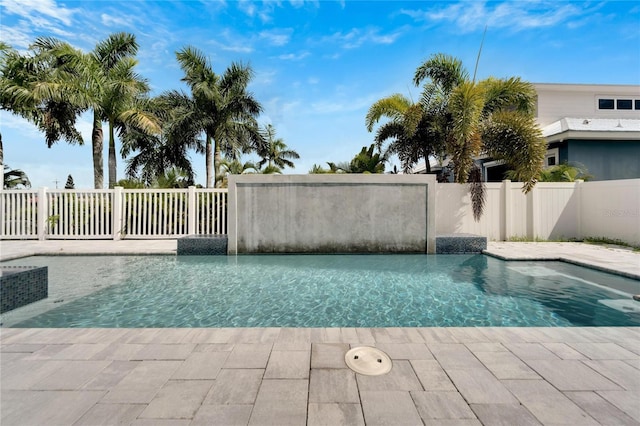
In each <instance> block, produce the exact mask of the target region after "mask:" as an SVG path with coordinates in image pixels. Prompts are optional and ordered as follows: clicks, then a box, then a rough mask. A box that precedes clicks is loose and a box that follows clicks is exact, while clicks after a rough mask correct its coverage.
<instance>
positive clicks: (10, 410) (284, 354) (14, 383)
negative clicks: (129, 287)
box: [0, 240, 640, 425]
mask: <svg viewBox="0 0 640 426" xmlns="http://www.w3.org/2000/svg"><path fill="white" fill-rule="evenodd" d="M175 250H176V241H175V240H153V241H149V240H146V241H129V240H125V241H42V242H41V241H2V242H0V260H7V259H11V258H16V257H24V256H30V255H38V254H39V255H44V254H75V255H79V254H175ZM487 254H489V255H494V256H497V257H501V258H502V257H505V258H508V259H509V260H534V259H535V260H564V261H568V262H572V263H578V262H584V263H585V264H586V265H587V266H591V267H594V268H596V269H604V268H608V269H610V270H615V271H616V272H618V273H621V274H622V275H627V276H634V275H635V276H640V261H639V259H640V254H638V253H635V252H632V251H629V250H623V249H619V248H609V247H603V246H591V245H586V244H580V243H495V242H490V243H489V244H488V249H487ZM358 345H369V346H375V347H377V348H379V349H381V350H383V351H385V352H386V353H387V354H388V355H389V356H390V357H391V359H392V361H393V363H394V367H393V369H392V371H391V372H390V373H389V374H387V375H383V376H362V375H359V374H356V373H354V372H352V371H351V370H349V369H348V368H346V364H345V362H344V354H345V353H346V352H347V350H348V349H349V348H351V347H353V346H358ZM0 389H1V401H0V406H1V407H2V410H1V411H2V413H1V417H0V424H2V425H12V424H16V425H24V424H61V425H65V424H68V425H83V424H117V423H121V424H133V425H151V424H153V425H162V424H167V425H168V424H172V425H198V424H224V425H231V424H239V425H263V424H274V425H287V424H291V425H319V424H330V425H340V424H344V425H364V424H366V425H382V424H394V425H395V424H416V425H445V424H446V425H454V424H455V425H491V424H523V425H524V424H532V425H533V424H580V425H590V424H593V425H598V424H640V405H638V404H637V401H638V400H640V327H598V328H564V327H559V328H534V327H532V328H506V327H505V328H492V327H491V328H458V327H451V328H373V329H371V328H357V329H356V328H313V329H309V328H238V329H229V328H209V329H198V328H193V329H17V328H0Z"/></svg>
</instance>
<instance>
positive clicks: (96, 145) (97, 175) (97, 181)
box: [91, 111, 104, 189]
mask: <svg viewBox="0 0 640 426" xmlns="http://www.w3.org/2000/svg"><path fill="white" fill-rule="evenodd" d="M102 140H103V138H102V121H100V120H99V119H98V114H97V113H96V112H95V111H94V113H93V130H92V131H91V146H92V148H93V186H94V188H95V189H103V185H104V182H103V179H104V169H103V158H102Z"/></svg>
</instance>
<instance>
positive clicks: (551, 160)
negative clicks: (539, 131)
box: [544, 148, 560, 167]
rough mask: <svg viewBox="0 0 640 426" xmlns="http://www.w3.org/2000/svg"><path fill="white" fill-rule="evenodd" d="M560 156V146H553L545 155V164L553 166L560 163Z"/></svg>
mask: <svg viewBox="0 0 640 426" xmlns="http://www.w3.org/2000/svg"><path fill="white" fill-rule="evenodd" d="M559 157H560V150H559V149H558V148H551V149H548V150H547V153H546V154H545V156H544V166H545V167H551V166H555V165H556V164H558V159H559Z"/></svg>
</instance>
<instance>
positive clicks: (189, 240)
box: [178, 235, 228, 256]
mask: <svg viewBox="0 0 640 426" xmlns="http://www.w3.org/2000/svg"><path fill="white" fill-rule="evenodd" d="M227 241H228V239H227V236H226V235H189V236H186V237H182V238H178V256H181V255H198V256H199V255H208V254H212V255H226V254H227Z"/></svg>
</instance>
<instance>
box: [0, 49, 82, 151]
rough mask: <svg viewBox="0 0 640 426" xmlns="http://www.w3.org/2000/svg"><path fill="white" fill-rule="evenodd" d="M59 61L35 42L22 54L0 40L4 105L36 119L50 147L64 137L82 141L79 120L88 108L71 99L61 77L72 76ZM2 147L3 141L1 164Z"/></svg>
mask: <svg viewBox="0 0 640 426" xmlns="http://www.w3.org/2000/svg"><path fill="white" fill-rule="evenodd" d="M56 63H57V62H56V58H54V57H53V56H52V55H50V54H48V53H47V52H43V51H41V50H40V49H38V48H37V46H35V45H34V46H32V47H31V48H30V51H29V52H28V53H26V54H24V55H22V54H20V53H19V52H18V51H16V50H15V49H13V48H11V47H10V46H9V45H8V44H6V43H3V42H0V107H1V108H2V109H4V110H7V111H10V112H12V113H13V114H16V115H19V116H21V117H23V118H25V119H27V120H28V121H30V122H32V123H34V124H35V125H36V126H37V127H38V129H40V130H41V131H43V132H44V134H45V142H46V143H47V146H48V147H49V148H51V146H52V145H53V144H54V143H55V142H57V141H58V140H60V139H65V140H66V141H67V142H68V143H71V144H76V143H77V144H80V145H81V144H82V143H83V140H82V136H81V134H80V132H78V131H77V129H76V128H75V122H76V118H77V116H78V115H79V114H81V113H82V112H83V111H84V110H85V108H84V107H83V106H81V105H76V104H74V103H72V102H70V101H69V95H70V93H69V92H68V91H66V90H63V89H62V87H63V84H61V83H60V81H62V80H64V79H70V78H69V77H70V76H69V75H66V74H61V73H60V72H58V70H57V68H56V67H55V65H56ZM2 151H3V150H2V144H1V143H0V164H2V154H3V152H2Z"/></svg>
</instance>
